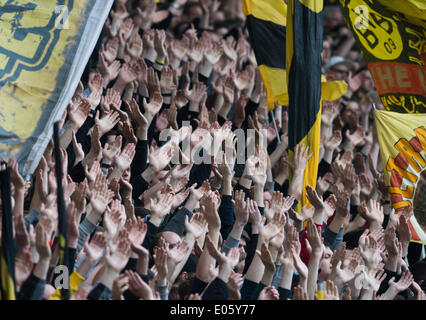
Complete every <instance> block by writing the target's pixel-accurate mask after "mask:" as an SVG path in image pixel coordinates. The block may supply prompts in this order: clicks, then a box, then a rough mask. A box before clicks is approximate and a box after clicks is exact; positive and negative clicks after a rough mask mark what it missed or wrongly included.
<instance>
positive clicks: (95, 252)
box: [84, 232, 107, 261]
mask: <svg viewBox="0 0 426 320" xmlns="http://www.w3.org/2000/svg"><path fill="white" fill-rule="evenodd" d="M106 244H107V240H106V238H105V236H104V235H103V234H102V232H96V233H95V234H94V236H93V237H92V240H91V241H90V243H89V241H88V240H86V243H85V244H84V251H85V252H86V254H87V257H88V259H90V261H96V260H98V259H99V258H100V257H101V255H102V253H103V252H104V249H105V246H106Z"/></svg>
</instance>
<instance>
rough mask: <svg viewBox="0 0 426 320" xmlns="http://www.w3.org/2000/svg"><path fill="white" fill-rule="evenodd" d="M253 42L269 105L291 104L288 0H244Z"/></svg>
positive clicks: (270, 107) (244, 9)
mask: <svg viewBox="0 0 426 320" xmlns="http://www.w3.org/2000/svg"><path fill="white" fill-rule="evenodd" d="M242 4H243V12H244V15H245V16H246V17H247V20H246V25H247V30H248V33H249V35H250V42H251V45H252V48H253V51H254V55H255V56H256V61H257V64H258V67H259V71H260V74H261V76H262V80H263V84H264V86H265V90H266V97H267V101H266V104H267V105H268V109H269V110H272V109H274V102H277V103H278V104H279V105H283V106H284V105H287V104H288V94H287V78H286V71H285V68H286V62H285V52H286V50H285V46H286V40H285V39H286V21H287V5H286V4H285V2H284V0H242Z"/></svg>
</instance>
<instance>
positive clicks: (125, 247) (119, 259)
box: [105, 238, 131, 273]
mask: <svg viewBox="0 0 426 320" xmlns="http://www.w3.org/2000/svg"><path fill="white" fill-rule="evenodd" d="M130 252H131V249H130V240H129V239H127V238H124V239H121V240H120V241H119V243H118V246H117V248H116V250H115V251H114V253H112V254H111V252H110V250H109V248H107V253H106V255H105V260H106V263H107V265H108V267H110V268H111V269H112V270H114V271H115V272H117V273H119V272H121V270H123V268H124V267H125V266H126V264H127V261H128V260H129V257H130Z"/></svg>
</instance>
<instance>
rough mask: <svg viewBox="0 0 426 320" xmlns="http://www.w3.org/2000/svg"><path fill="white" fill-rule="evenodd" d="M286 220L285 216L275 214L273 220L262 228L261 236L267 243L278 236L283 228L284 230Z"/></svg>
mask: <svg viewBox="0 0 426 320" xmlns="http://www.w3.org/2000/svg"><path fill="white" fill-rule="evenodd" d="M285 222H286V218H285V216H284V215H283V214H279V213H275V214H274V217H273V218H272V220H271V221H270V222H269V223H268V224H267V225H265V226H261V228H260V234H261V236H262V239H263V241H264V242H265V243H269V241H270V240H271V239H272V238H273V237H275V236H276V235H278V233H279V232H280V231H281V229H282V228H284V225H285Z"/></svg>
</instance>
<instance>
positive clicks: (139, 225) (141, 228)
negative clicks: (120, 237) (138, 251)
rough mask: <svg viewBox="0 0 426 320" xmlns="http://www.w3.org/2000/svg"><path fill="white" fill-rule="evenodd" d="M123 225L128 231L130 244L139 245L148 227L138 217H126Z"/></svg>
mask: <svg viewBox="0 0 426 320" xmlns="http://www.w3.org/2000/svg"><path fill="white" fill-rule="evenodd" d="M125 227H126V229H127V231H128V232H129V240H130V242H131V243H132V244H134V245H136V246H138V245H141V244H142V243H143V241H144V239H145V236H146V232H147V230H148V227H147V225H146V223H145V222H143V221H142V219H141V218H140V217H137V218H130V219H127V221H126V224H125Z"/></svg>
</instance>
